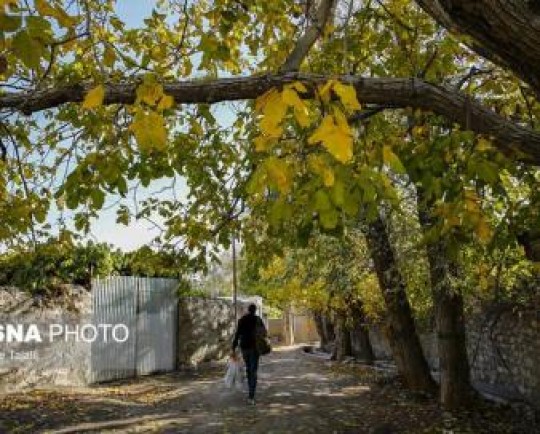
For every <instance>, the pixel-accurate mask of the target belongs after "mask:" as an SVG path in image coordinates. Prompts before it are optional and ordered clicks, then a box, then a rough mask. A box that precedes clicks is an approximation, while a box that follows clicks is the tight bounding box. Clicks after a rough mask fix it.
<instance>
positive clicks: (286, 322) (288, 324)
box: [283, 307, 294, 345]
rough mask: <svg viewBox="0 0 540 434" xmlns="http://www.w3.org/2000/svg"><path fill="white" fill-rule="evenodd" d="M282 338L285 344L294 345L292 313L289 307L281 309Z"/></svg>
mask: <svg viewBox="0 0 540 434" xmlns="http://www.w3.org/2000/svg"><path fill="white" fill-rule="evenodd" d="M283 338H284V339H285V345H294V327H293V315H292V312H291V308H290V307H287V308H286V309H285V310H284V311H283Z"/></svg>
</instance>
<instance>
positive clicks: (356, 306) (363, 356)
mask: <svg viewBox="0 0 540 434" xmlns="http://www.w3.org/2000/svg"><path fill="white" fill-rule="evenodd" d="M351 318H352V324H353V325H352V328H351V345H352V347H353V351H352V353H353V356H355V357H357V358H358V359H360V360H362V361H363V362H364V363H367V364H372V363H373V361H374V360H375V356H374V355H373V348H372V347H371V341H370V340H369V328H368V326H367V323H366V318H365V314H364V308H363V306H362V303H361V302H359V301H357V302H355V303H353V305H352V306H351ZM354 343H356V345H354Z"/></svg>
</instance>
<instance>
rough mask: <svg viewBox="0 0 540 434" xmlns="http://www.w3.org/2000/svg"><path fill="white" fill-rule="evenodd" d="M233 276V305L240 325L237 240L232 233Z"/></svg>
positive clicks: (236, 321) (235, 317)
mask: <svg viewBox="0 0 540 434" xmlns="http://www.w3.org/2000/svg"><path fill="white" fill-rule="evenodd" d="M232 275H233V303H234V324H235V326H236V324H237V323H238V282H237V280H236V238H235V232H234V230H233V233H232Z"/></svg>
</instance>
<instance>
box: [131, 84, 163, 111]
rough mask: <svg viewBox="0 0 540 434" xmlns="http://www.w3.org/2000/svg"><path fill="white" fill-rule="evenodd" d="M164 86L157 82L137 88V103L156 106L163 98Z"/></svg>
mask: <svg viewBox="0 0 540 434" xmlns="http://www.w3.org/2000/svg"><path fill="white" fill-rule="evenodd" d="M163 95H164V94H163V86H162V85H161V84H159V83H155V82H149V81H148V82H145V83H142V84H141V85H139V87H138V88H137V101H138V102H144V103H146V104H148V105H149V106H155V105H156V104H157V103H158V101H159V100H160V99H161V98H162V97H163Z"/></svg>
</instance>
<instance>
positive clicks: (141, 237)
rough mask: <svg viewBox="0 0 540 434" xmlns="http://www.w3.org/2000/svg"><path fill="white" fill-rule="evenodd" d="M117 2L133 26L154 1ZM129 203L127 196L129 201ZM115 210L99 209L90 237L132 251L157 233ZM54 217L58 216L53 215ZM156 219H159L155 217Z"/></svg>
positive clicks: (220, 113) (222, 112)
mask: <svg viewBox="0 0 540 434" xmlns="http://www.w3.org/2000/svg"><path fill="white" fill-rule="evenodd" d="M116 4H117V6H116V10H117V13H118V15H119V16H120V18H121V19H123V20H124V21H125V22H126V23H127V24H128V25H129V26H132V27H137V26H141V25H143V20H144V18H146V17H147V16H149V15H150V13H151V11H152V8H154V7H156V2H155V1H152V0H117V2H116ZM214 115H215V116H216V119H217V120H218V121H219V122H220V123H222V124H230V123H231V120H232V117H233V115H232V112H231V111H230V110H228V109H227V108H226V107H224V106H223V105H222V106H221V107H219V108H218V109H217V110H214ZM170 182H171V181H170V180H161V181H155V182H153V183H152V184H151V185H150V187H149V188H148V189H146V190H140V192H139V193H138V197H139V198H142V197H143V196H145V195H146V196H148V195H151V194H152V193H153V192H155V191H157V190H160V189H161V188H162V187H164V186H165V185H169V184H170ZM180 183H181V184H183V187H181V188H180V189H179V193H180V196H185V195H186V194H187V188H186V187H185V182H183V180H180ZM117 199H118V197H111V198H108V200H107V202H106V204H105V208H107V204H111V203H114V202H116V201H117ZM131 202H132V201H131V199H129V203H131ZM116 209H117V208H116V207H113V208H111V209H106V210H105V211H102V212H100V216H99V218H98V219H95V220H93V221H92V227H91V237H89V238H90V239H92V240H94V241H99V242H107V243H110V244H113V245H115V246H116V247H119V248H121V249H122V250H133V249H136V248H138V247H140V246H141V245H144V244H148V243H149V242H151V241H152V240H153V239H154V238H155V237H156V236H157V235H158V230H157V229H155V228H154V227H153V225H152V224H151V223H149V222H147V221H137V222H132V223H131V224H130V225H129V226H124V225H119V224H117V223H116ZM57 217H58V215H56V218H57ZM155 220H156V221H158V222H160V219H159V218H158V217H156V219H155Z"/></svg>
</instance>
